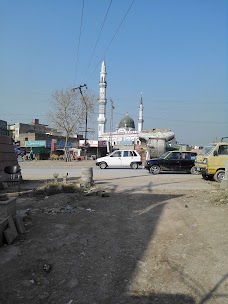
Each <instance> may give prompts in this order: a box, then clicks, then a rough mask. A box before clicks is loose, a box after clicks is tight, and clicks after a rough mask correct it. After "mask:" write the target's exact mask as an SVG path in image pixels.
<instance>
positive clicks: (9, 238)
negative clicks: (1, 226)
mask: <svg viewBox="0 0 228 304" xmlns="http://www.w3.org/2000/svg"><path fill="white" fill-rule="evenodd" d="M4 235H5V238H6V241H7V244H8V245H10V244H12V243H13V241H14V240H15V237H14V233H13V231H12V229H11V228H9V227H8V228H7V229H6V230H5V231H4Z"/></svg>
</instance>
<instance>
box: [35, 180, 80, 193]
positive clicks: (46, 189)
mask: <svg viewBox="0 0 228 304" xmlns="http://www.w3.org/2000/svg"><path fill="white" fill-rule="evenodd" d="M83 191H84V189H83V188H81V187H80V184H76V183H67V184H62V183H56V182H47V183H45V185H43V186H41V187H38V188H36V189H34V190H33V192H32V195H34V196H46V195H54V194H58V193H81V192H83Z"/></svg>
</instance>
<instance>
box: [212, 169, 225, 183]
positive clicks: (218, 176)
mask: <svg viewBox="0 0 228 304" xmlns="http://www.w3.org/2000/svg"><path fill="white" fill-rule="evenodd" d="M224 178H225V171H224V170H218V171H217V172H216V173H215V175H214V180H216V182H219V183H221V181H222V180H223V179H224Z"/></svg>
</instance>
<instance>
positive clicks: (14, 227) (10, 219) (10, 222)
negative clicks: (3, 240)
mask: <svg viewBox="0 0 228 304" xmlns="http://www.w3.org/2000/svg"><path fill="white" fill-rule="evenodd" d="M7 220H8V226H9V228H10V229H11V230H12V233H13V235H14V239H16V237H17V236H18V232H17V229H16V226H15V224H14V221H13V218H12V216H11V215H10V216H8V217H7Z"/></svg>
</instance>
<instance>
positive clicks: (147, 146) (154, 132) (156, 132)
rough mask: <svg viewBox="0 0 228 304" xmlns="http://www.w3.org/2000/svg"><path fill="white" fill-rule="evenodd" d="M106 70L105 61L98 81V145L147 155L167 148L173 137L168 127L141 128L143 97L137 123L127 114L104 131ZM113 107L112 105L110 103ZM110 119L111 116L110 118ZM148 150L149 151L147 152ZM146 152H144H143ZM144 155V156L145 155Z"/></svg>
mask: <svg viewBox="0 0 228 304" xmlns="http://www.w3.org/2000/svg"><path fill="white" fill-rule="evenodd" d="M106 77H107V72H106V65H105V61H103V62H102V64H101V72H100V81H99V100H98V103H99V116H98V118H97V121H98V143H99V144H98V146H99V147H101V146H102V145H104V146H107V152H109V151H110V150H112V149H137V150H138V151H142V150H144V152H145V151H147V155H148V156H147V157H153V156H155V157H157V156H160V155H161V154H163V153H164V152H165V150H166V149H167V142H170V141H171V140H173V139H174V137H175V134H174V132H172V131H171V130H170V129H156V128H153V129H150V130H144V129H143V123H144V119H143V109H144V107H143V98H142V93H141V98H140V102H139V112H138V124H137V128H136V124H135V122H134V120H133V119H132V118H131V117H130V116H129V115H128V113H127V114H126V115H125V116H124V117H123V118H122V119H121V120H120V122H119V124H118V125H117V128H116V130H111V131H110V132H107V131H106V123H107V118H106V104H107V99H106V89H107V80H106ZM112 108H113V105H112ZM111 119H112V118H111ZM174 141H175V140H174ZM149 151H150V152H149ZM144 154H146V153H144ZM145 157H146V156H145Z"/></svg>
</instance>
